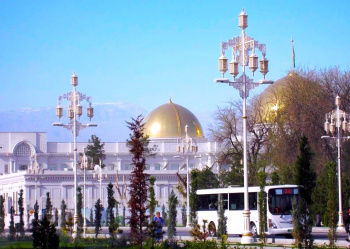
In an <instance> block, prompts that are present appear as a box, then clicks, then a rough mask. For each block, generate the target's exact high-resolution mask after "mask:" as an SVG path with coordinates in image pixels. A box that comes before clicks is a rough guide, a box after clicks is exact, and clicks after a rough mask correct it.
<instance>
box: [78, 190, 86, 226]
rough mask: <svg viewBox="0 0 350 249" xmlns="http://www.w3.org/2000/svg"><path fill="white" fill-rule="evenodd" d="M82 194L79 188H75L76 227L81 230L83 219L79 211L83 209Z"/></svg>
mask: <svg viewBox="0 0 350 249" xmlns="http://www.w3.org/2000/svg"><path fill="white" fill-rule="evenodd" d="M83 198H85V196H84V197H83V193H82V192H81V187H78V188H77V215H78V227H79V229H80V230H81V228H82V227H83V224H84V218H83V214H82V212H81V210H82V209H83Z"/></svg>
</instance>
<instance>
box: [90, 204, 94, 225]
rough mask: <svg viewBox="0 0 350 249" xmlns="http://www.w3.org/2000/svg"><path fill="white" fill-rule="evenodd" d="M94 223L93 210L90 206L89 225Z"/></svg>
mask: <svg viewBox="0 0 350 249" xmlns="http://www.w3.org/2000/svg"><path fill="white" fill-rule="evenodd" d="M94 224H95V223H94V212H93V211H92V208H91V209H90V226H93V225H94Z"/></svg>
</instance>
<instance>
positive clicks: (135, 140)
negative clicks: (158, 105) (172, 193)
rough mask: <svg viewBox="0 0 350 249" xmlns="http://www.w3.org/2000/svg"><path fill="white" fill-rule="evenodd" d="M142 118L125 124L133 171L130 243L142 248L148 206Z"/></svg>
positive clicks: (147, 178) (145, 137)
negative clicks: (128, 130) (128, 132)
mask: <svg viewBox="0 0 350 249" xmlns="http://www.w3.org/2000/svg"><path fill="white" fill-rule="evenodd" d="M142 121H143V118H142V116H141V115H140V116H138V117H137V118H136V119H132V122H127V124H128V128H129V129H130V131H131V133H130V139H128V140H127V145H128V147H129V151H130V154H131V155H132V156H133V157H132V165H133V169H132V171H131V175H130V185H129V195H130V200H129V203H128V205H129V210H130V219H129V224H130V228H131V233H130V236H131V241H132V243H133V244H138V245H140V248H143V245H142V244H143V241H144V240H145V239H146V234H145V231H144V229H143V227H144V226H145V225H146V223H147V220H148V215H147V214H146V212H147V209H148V206H147V201H148V197H147V194H148V188H149V175H148V174H146V173H145V172H144V171H145V168H146V155H147V154H149V149H148V143H149V140H148V137H147V136H146V135H145V134H144V125H145V124H144V123H142Z"/></svg>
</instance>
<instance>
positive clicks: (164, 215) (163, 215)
mask: <svg viewBox="0 0 350 249" xmlns="http://www.w3.org/2000/svg"><path fill="white" fill-rule="evenodd" d="M162 217H163V220H164V222H165V225H168V214H167V212H166V211H165V205H164V203H163V206H162Z"/></svg>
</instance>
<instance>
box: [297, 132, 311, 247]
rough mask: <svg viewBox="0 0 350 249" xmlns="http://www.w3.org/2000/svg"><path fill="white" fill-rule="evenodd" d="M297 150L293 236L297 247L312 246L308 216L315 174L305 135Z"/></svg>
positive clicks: (309, 218)
mask: <svg viewBox="0 0 350 249" xmlns="http://www.w3.org/2000/svg"><path fill="white" fill-rule="evenodd" d="M299 150H300V154H299V156H298V158H297V161H296V164H295V168H296V170H295V171H296V173H295V183H296V184H297V185H298V190H299V200H298V202H296V201H295V202H293V212H292V215H293V224H294V229H293V236H294V239H295V243H296V244H297V245H298V246H299V247H301V246H304V247H305V248H312V247H313V237H312V233H311V232H312V224H313V220H312V218H311V217H310V216H311V214H310V206H311V204H312V199H311V193H312V191H313V189H314V187H315V185H316V184H315V180H316V174H315V172H314V170H313V168H312V167H311V160H312V155H313V154H312V152H311V150H310V147H309V144H308V139H307V138H306V137H305V136H303V137H302V138H301V139H300V141H299Z"/></svg>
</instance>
